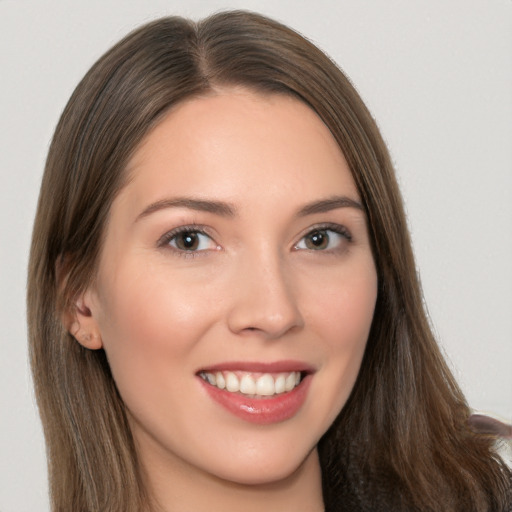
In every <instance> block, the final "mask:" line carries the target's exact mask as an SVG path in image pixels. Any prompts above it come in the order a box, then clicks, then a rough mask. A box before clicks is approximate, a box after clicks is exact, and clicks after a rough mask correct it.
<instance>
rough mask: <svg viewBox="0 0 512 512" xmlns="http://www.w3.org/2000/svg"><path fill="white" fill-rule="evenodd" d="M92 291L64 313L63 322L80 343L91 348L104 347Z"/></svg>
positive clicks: (84, 294)
mask: <svg viewBox="0 0 512 512" xmlns="http://www.w3.org/2000/svg"><path fill="white" fill-rule="evenodd" d="M90 302H91V293H90V292H89V291H86V292H85V293H83V294H82V295H81V296H80V297H78V298H77V300H75V301H74V303H73V304H71V306H70V307H69V308H68V309H67V310H66V311H64V312H63V313H62V323H63V324H64V326H65V328H66V329H67V330H68V332H69V333H70V334H71V336H73V337H74V338H75V339H76V341H78V343H80V345H82V346H83V347H85V348H88V349H90V350H98V349H100V348H103V341H102V339H101V333H100V329H99V326H98V323H97V321H96V319H95V318H94V316H93V314H92V312H91V308H90Z"/></svg>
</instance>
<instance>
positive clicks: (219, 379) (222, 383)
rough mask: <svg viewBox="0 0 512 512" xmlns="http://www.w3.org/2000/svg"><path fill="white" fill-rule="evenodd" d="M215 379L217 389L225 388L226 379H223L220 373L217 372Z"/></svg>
mask: <svg viewBox="0 0 512 512" xmlns="http://www.w3.org/2000/svg"><path fill="white" fill-rule="evenodd" d="M215 377H216V379H217V387H218V388H219V389H224V388H225V387H226V379H224V375H222V373H221V372H217V374H216V375H215Z"/></svg>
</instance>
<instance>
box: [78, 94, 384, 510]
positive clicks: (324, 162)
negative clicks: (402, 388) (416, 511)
mask: <svg viewBox="0 0 512 512" xmlns="http://www.w3.org/2000/svg"><path fill="white" fill-rule="evenodd" d="M127 171H128V172H129V175H130V179H129V181H128V184H127V185H126V186H125V188H124V189H123V190H122V191H121V192H120V194H119V195H118V197H117V198H116V200H115V201H114V203H113V205H112V209H111V212H110V219H109V222H108V225H107V229H106V236H105V243H104V247H103V250H102V254H101V258H100V261H99V267H98V274H97V276H96V279H95V283H94V285H93V286H92V287H91V288H90V289H88V290H87V291H86V292H85V293H84V295H83V296H82V297H81V299H80V304H79V305H78V308H77V318H76V329H75V330H76V337H77V339H78V340H79V341H80V342H81V343H82V344H83V345H85V346H87V347H88V348H91V349H98V348H104V349H105V351H106V353H107V356H108V360H109V363H110V366H111V369H112V373H113V376H114V379H115V381H116V384H117V386H118V388H119V391H120V394H121V396H122V398H123V400H124V402H125V404H126V408H127V412H128V417H129V421H130V425H131V428H132V432H133V436H134V439H135V442H136V446H137V450H138V454H139V458H140V461H141V464H142V468H143V472H144V478H145V480H146V484H147V486H148V488H149V490H150V494H151V495H152V496H153V498H154V500H155V501H156V502H157V503H158V504H159V506H160V507H161V509H162V510H166V511H170V510H172V511H174V512H176V511H185V510H186V511H194V510H209V511H217V510H218V511H221V510H222V511H223V512H225V511H229V510H237V511H238V510H246V511H259V510H265V511H267V512H268V511H272V510H276V511H282V510H297V511H320V510H323V503H322V496H321V474H320V465H319V461H318V455H317V451H316V445H317V443H318V440H319V439H320V437H321V436H322V435H323V434H324V433H325V431H326V430H327V428H328V427H329V426H330V425H331V424H332V422H333V420H334V419H335V417H336V416H337V414H338V413H339V411H340V410H341V408H342V407H343V405H344V404H345V402H346V400H347V398H348V396H349V394H350V391H351V389H352V387H353V385H354V382H355V379H356V377H357V374H358V371H359V367H360V364H361V360H362V357H363V353H364V349H365V345H366V340H367V337H368V332H369V329H370V325H371V321H372V316H373V310H374V306H375V300H376V296H377V275H376V270H375V265H374V261H373V257H372V252H371V248H370V241H369V238H368V232H367V226H366V218H365V214H364V212H363V210H362V209H360V208H358V207H357V202H358V201H359V196H358V193H357V189H356V186H355V184H354V181H353V179H352V177H351V174H350V171H349V169H348V166H347V163H346V161H345V158H344V157H343V154H342V153H341V151H340V149H339V147H338V146H337V144H336V142H335V141H334V139H333V137H332V135H331V134H330V132H329V130H328V129H327V128H326V126H325V125H324V124H323V123H322V121H321V120H320V119H319V118H318V117H317V115H316V114H315V113H314V112H313V111H312V110H311V109H310V108H309V107H307V106H306V105H305V104H303V103H301V102H299V101H298V100H296V99H293V98H290V97H287V96H283V95H261V94H257V93H254V92H251V91H248V90H244V89H221V90H217V91H216V92H215V93H212V94H209V95H207V96H204V97H200V98H195V99H192V100H189V101H187V102H185V103H182V104H180V105H178V106H177V107H175V108H174V109H173V110H172V111H171V112H170V113H169V114H168V115H167V116H166V117H165V118H164V120H163V121H162V122H161V123H160V124H159V125H158V126H157V127H156V128H155V129H154V130H153V131H152V132H151V133H150V134H149V135H148V136H147V137H146V139H145V141H144V142H143V144H142V145H141V146H140V147H139V148H138V150H137V151H136V152H135V154H134V156H133V159H132V161H131V162H130V165H129V167H128V170H127ZM333 196H343V197H345V198H349V199H350V200H351V201H353V203H352V205H350V204H349V205H348V206H347V205H345V206H339V205H337V207H332V208H330V209H328V211H322V212H311V211H309V212H303V214H302V215H301V214H299V212H300V211H301V210H303V209H304V207H305V206H306V205H309V204H311V203H314V202H318V201H322V200H325V199H330V198H332V197H333ZM176 198H194V199H196V200H197V199H200V200H203V201H205V200H207V201H217V202H222V203H226V204H228V205H229V206H230V208H231V210H232V212H231V214H229V215H228V214H226V212H211V211H200V210H197V209H196V208H191V207H189V206H190V205H189V206H187V205H181V206H178V207H177V206H169V205H167V206H166V207H162V206H163V205H162V203H159V202H161V201H166V200H175V199H176ZM151 205H153V206H151ZM155 205H156V206H155ZM324 209H325V208H324ZM325 223H330V224H332V225H335V226H339V227H340V228H339V230H340V231H341V232H342V234H340V235H338V234H336V233H335V232H334V231H325V230H324V231H323V235H324V237H325V235H327V236H328V237H329V242H328V243H327V244H326V245H325V246H321V247H320V248H317V247H316V246H312V245H311V236H309V237H308V236H307V235H308V234H310V233H311V232H312V231H315V230H316V231H318V229H319V227H318V226H319V225H322V224H325ZM191 225H192V226H193V229H200V230H203V231H204V232H205V233H206V234H205V235H201V237H200V245H199V246H198V250H193V251H185V250H181V249H180V248H179V247H180V246H179V242H180V240H182V239H180V238H179V237H178V238H176V237H174V238H172V236H173V234H172V232H173V230H175V229H177V228H180V227H183V226H191ZM321 227H322V226H321ZM329 229H332V226H329ZM336 229H338V228H337V227H336ZM169 232H171V235H169ZM347 233H348V237H347ZM166 235H167V236H166ZM282 360H294V361H300V362H303V363H306V364H307V365H309V366H310V367H311V368H312V370H313V372H312V377H311V384H310V387H309V390H308V393H307V397H306V400H305V402H304V404H303V405H302V407H301V408H300V409H299V411H298V412H297V414H295V415H294V416H293V417H292V418H290V419H287V420H285V421H279V422H276V423H271V424H267V425H259V424H254V423H251V422H249V421H245V420H243V419H241V418H239V417H237V416H235V415H233V414H232V413H231V412H229V411H227V410H226V409H224V408H223V407H221V406H220V405H219V404H218V403H216V402H214V401H213V400H212V399H211V398H210V396H209V395H208V393H206V392H205V386H204V382H203V381H202V380H201V379H200V378H199V377H198V375H197V374H198V372H199V371H200V370H201V369H204V368H207V367H209V366H211V365H214V364H219V363H223V362H226V361H244V362H245V361H249V362H264V363H268V362H275V361H282Z"/></svg>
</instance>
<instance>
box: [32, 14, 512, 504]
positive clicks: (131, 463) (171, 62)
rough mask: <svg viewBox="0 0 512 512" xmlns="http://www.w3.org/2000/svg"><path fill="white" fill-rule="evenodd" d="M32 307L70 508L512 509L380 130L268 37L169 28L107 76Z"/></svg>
mask: <svg viewBox="0 0 512 512" xmlns="http://www.w3.org/2000/svg"><path fill="white" fill-rule="evenodd" d="M28 307H29V337H30V343H31V354H32V366H33V373H34V378H35V385H36V393H37V398H38V402H39V407H40V411H41V416H42V420H43V425H44V429H45V435H46V439H47V446H48V456H49V473H50V485H51V496H52V504H53V509H54V510H112V511H114V510H119V511H120V510H123V511H129V510H134V511H135V510H137V511H139V510H196V509H201V510H202V509H204V508H206V507H208V508H209V509H210V510H216V509H218V510H231V509H235V508H237V509H238V508H239V507H241V506H243V507H244V508H245V509H247V510H261V509H262V508H265V509H270V510H293V509H297V510H308V511H309V510H311V511H316V510H323V509H324V508H325V510H329V511H341V510H349V511H358V510H372V511H375V510H386V511H387V510H394V511H396V510H450V511H458V510H461V511H462V510H464V511H469V510H475V511H487V510H488V511H490V510H493V511H494V510H507V507H509V506H510V472H509V471H508V470H507V469H506V467H505V466H504V465H503V464H502V463H501V462H500V460H499V459H498V458H497V457H496V456H495V455H494V453H493V446H492V445H493V439H494V438H492V437H491V436H483V435H478V434H476V433H475V432H473V431H472V430H471V429H470V428H469V425H468V418H469V409H468V406H467V404H466V402H465V400H464V398H463V396H462V394H461V392H460V390H459V389H458V387H457V385H456V383H455V381H454V379H453V377H452V376H451V374H450V372H449V370H448V369H447V367H446V364H445V363H444V361H443V358H442V356H441V355H440V352H439V349H438V348H437V346H436V343H435V341H434V339H433V336H432V333H431V331H430V328H429V325H428V321H427V319H426V316H425V313H424V310H423V305H422V298H421V293H420V287H419V284H418V281H417V277H416V272H415V266H414V260H413V256H412V252H411V245H410V241H409V236H408V233H407V227H406V222H405V217H404V213H403V208H402V202H401V198H400V194H399V191H398V188H397V185H396V181H395V178H394V174H393V169H392V166H391V162H390V159H389V155H388V153H387V150H386V147H385V145H384V143H383V141H382V138H381V136H380V134H379V132H378V129H377V127H376V125H375V122H374V121H373V119H372V117H371V115H370V114H369V112H368V111H367V109H366V107H365V106H364V104H363V103H362V101H361V99H360V98H359V96H358V95H357V93H356V92H355V90H354V89H353V87H352V86H351V85H350V83H349V82H348V80H347V79H346V77H344V75H343V74H342V73H341V72H340V71H339V70H338V69H337V68H336V66H335V65H334V64H333V63H332V62H331V61H330V60H329V59H328V58H327V57H326V56H325V55H324V54H322V53H321V52H320V51H319V50H318V49H317V48H315V47H314V46H313V45H311V44H310V43H308V42H307V41H306V40H304V39H303V38H302V37H300V36H299V35H297V34H296V33H294V32H293V31H291V30H290V29H288V28H286V27H284V26H282V25H279V24H277V23H275V22H273V21H271V20H268V19H266V18H263V17H261V16H258V15H255V14H249V13H244V12H228V13H222V14H218V15H215V16H212V17H211V18H208V19H206V20H204V21H202V22H200V23H198V24H193V23H191V22H188V21H186V20H183V19H181V18H166V19H162V20H158V21H155V22H153V23H150V24H149V25H147V26H145V27H142V28H141V29H139V30H137V31H135V32H134V33H132V34H130V35H129V36H127V37H126V38H125V39H124V40H123V41H121V42H120V43H119V44H118V45H116V46H115V47H114V48H113V49H112V50H110V51H109V52H108V53H107V54H106V55H105V56H104V57H102V58H101V59H100V60H99V61H98V62H97V63H96V64H95V65H94V66H93V68H92V69H91V70H90V71H89V73H88V74H87V75H86V76H85V78H84V79H83V81H82V82H81V83H80V84H79V86H78V87H77V89H76V90H75V92H74V94H73V96H72V98H71V100H70V101H69V103H68V105H67V107H66V109H65V111H64V113H63V115H62V117H61V120H60V122H59V125H58V127H57V130H56V133H55V136H54V139H53V142H52V146H51V148H50V152H49V156H48V160H47V166H46V170H45V176H44V178H43V184H42V189H41V196H40V201H39V208H38V213H37V216H36V223H35V227H34V237H33V244H32V252H31V264H30V275H29V288H28ZM251 507H252V508H251Z"/></svg>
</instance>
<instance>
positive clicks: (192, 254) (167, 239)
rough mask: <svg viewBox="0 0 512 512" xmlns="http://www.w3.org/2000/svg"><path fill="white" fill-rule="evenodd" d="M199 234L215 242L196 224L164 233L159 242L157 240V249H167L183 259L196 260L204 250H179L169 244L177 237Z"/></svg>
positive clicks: (202, 227)
mask: <svg viewBox="0 0 512 512" xmlns="http://www.w3.org/2000/svg"><path fill="white" fill-rule="evenodd" d="M187 233H189V234H199V235H203V236H206V237H208V238H209V239H210V240H211V241H212V242H213V243H215V241H214V240H213V238H212V236H211V235H210V234H209V233H208V232H207V231H206V230H205V228H204V226H199V225H196V224H191V225H187V226H180V227H178V228H175V229H173V230H171V231H169V232H168V233H165V235H163V236H162V237H161V238H160V239H159V240H158V243H157V245H158V247H167V248H169V249H171V250H172V251H173V252H174V253H175V254H177V255H178V256H181V257H183V258H196V257H198V256H201V255H202V253H204V252H205V250H201V251H197V250H189V251H187V250H185V249H179V248H177V247H173V246H171V245H170V244H171V242H172V241H173V240H174V239H176V238H177V237H178V235H182V234H187Z"/></svg>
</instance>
